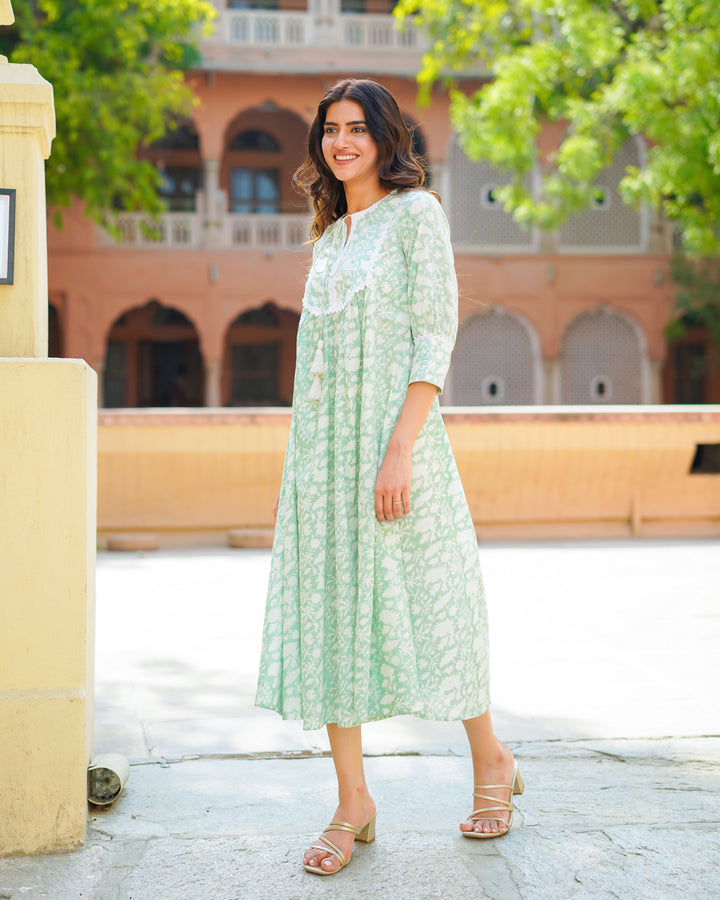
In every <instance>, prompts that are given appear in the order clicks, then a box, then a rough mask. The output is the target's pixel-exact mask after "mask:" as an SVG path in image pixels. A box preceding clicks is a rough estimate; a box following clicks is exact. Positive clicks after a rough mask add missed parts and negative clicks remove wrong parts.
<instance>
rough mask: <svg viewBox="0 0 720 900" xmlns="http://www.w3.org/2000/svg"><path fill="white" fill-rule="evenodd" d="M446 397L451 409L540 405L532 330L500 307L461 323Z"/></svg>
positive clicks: (539, 378) (539, 368)
mask: <svg viewBox="0 0 720 900" xmlns="http://www.w3.org/2000/svg"><path fill="white" fill-rule="evenodd" d="M445 393H447V394H448V399H447V401H446V402H447V403H449V404H452V405H453V406H504V405H510V406H512V405H527V406H530V405H532V404H535V403H539V402H540V399H541V397H542V361H541V358H540V341H539V339H538V336H537V333H536V332H535V329H534V328H533V327H532V325H531V324H530V323H529V322H527V320H525V319H523V318H521V317H520V316H517V315H515V314H513V313H509V312H506V311H505V310H504V309H502V308H500V307H492V308H491V309H489V310H488V311H487V312H482V313H479V314H477V315H475V316H473V317H472V318H470V319H468V320H467V321H466V322H463V323H462V324H461V325H460V328H459V330H458V337H457V343H456V346H455V351H454V353H453V361H452V365H451V367H450V373H449V377H448V390H447V391H446V392H445Z"/></svg>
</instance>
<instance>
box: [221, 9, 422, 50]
mask: <svg viewBox="0 0 720 900" xmlns="http://www.w3.org/2000/svg"><path fill="white" fill-rule="evenodd" d="M211 40H213V41H215V42H221V43H223V42H224V43H228V44H239V45H241V46H245V47H258V46H260V47H315V46H339V47H348V48H358V49H365V50H409V51H415V52H418V51H423V50H425V49H427V47H428V46H429V42H428V40H427V38H426V37H425V35H423V34H422V33H421V32H419V31H418V30H417V29H416V28H415V27H414V26H413V25H412V22H408V26H407V28H405V29H401V28H400V26H399V24H398V22H397V20H396V19H395V17H394V16H389V15H386V16H374V15H364V14H363V15H348V14H345V13H342V14H340V15H337V16H333V17H332V18H330V19H325V20H324V21H322V22H321V23H320V24H319V25H318V26H317V27H316V22H315V16H314V15H313V14H311V13H302V12H301V13H290V12H281V11H277V10H249V9H243V10H238V9H226V10H221V11H220V12H219V16H218V22H217V29H216V32H215V35H214V37H213V38H212V39H211Z"/></svg>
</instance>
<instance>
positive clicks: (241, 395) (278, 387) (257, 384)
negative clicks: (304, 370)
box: [222, 302, 300, 406]
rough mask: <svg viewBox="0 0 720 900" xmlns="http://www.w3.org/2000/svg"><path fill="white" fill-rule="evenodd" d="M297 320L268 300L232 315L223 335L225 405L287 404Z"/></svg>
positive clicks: (290, 401)
mask: <svg viewBox="0 0 720 900" xmlns="http://www.w3.org/2000/svg"><path fill="white" fill-rule="evenodd" d="M299 321H300V317H299V316H298V314H297V313H295V312H292V311H291V310H288V309H281V308H279V307H277V306H276V305H275V304H274V303H271V302H270V303H265V304H264V305H263V306H260V307H256V308H254V309H249V310H247V311H246V312H243V313H241V314H240V315H239V316H237V317H236V318H235V319H233V321H232V322H231V323H230V325H229V326H228V330H227V333H226V335H225V355H224V360H223V377H222V396H223V404H224V405H225V406H290V404H291V403H292V392H293V373H294V371H295V342H296V339H297V328H298V323H299Z"/></svg>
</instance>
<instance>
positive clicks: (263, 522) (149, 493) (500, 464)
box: [98, 407, 720, 543]
mask: <svg viewBox="0 0 720 900" xmlns="http://www.w3.org/2000/svg"><path fill="white" fill-rule="evenodd" d="M443 415H444V418H445V422H446V425H447V427H448V433H449V435H450V439H451V441H452V444H453V448H454V451H455V454H456V457H457V461H458V466H459V469H460V474H461V476H462V480H463V484H464V485H465V490H466V492H467V495H468V501H469V503H470V508H471V511H472V514H473V519H474V521H475V524H476V527H477V531H478V534H479V536H480V537H486V538H497V537H505V536H507V537H549V536H561V535H563V536H575V535H577V536H581V535H598V536H613V535H627V534H637V535H660V534H665V535H685V534H688V535H689V534H720V476H717V475H692V476H690V475H688V472H689V469H690V464H691V462H692V458H693V454H694V452H695V446H696V444H697V443H698V442H705V443H715V442H720V408H718V407H698V408H696V407H692V408H691V407H618V408H615V409H604V410H598V409H597V408H582V409H574V408H569V407H565V408H558V407H548V408H540V407H534V408H532V409H525V410H511V409H506V410H504V411H503V410H490V411H487V410H486V411H482V412H477V411H472V412H470V411H463V410H456V411H445V412H444V413H443ZM289 422H290V416H289V413H288V412H287V411H276V410H267V411H258V412H253V413H249V412H247V411H237V412H236V411H232V410H227V411H207V412H205V411H195V410H186V411H177V410H172V411H167V412H164V411H148V412H142V411H138V410H118V411H103V412H101V414H100V419H99V436H98V441H99V459H98V467H99V468H98V479H99V487H98V490H99V507H98V527H99V534H100V542H101V543H103V542H104V541H105V540H106V538H107V535H108V534H113V533H122V532H136V531H143V532H146V531H151V532H154V533H156V534H157V535H158V536H159V538H160V540H161V542H177V541H183V542H191V541H196V540H199V539H202V537H203V535H204V536H205V537H207V538H208V539H212V540H216V539H221V538H222V536H224V534H225V533H226V532H227V531H228V530H230V529H236V528H253V529H257V528H266V529H271V528H272V512H271V507H272V503H273V501H274V499H275V496H276V494H277V490H278V486H279V484H280V477H281V474H282V465H283V457H284V452H285V445H286V441H287V432H288V427H289Z"/></svg>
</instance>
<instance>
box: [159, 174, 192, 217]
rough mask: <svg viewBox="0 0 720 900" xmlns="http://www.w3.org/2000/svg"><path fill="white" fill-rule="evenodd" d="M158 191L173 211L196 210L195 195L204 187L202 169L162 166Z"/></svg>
mask: <svg viewBox="0 0 720 900" xmlns="http://www.w3.org/2000/svg"><path fill="white" fill-rule="evenodd" d="M159 171H160V179H161V181H160V187H159V188H158V193H159V194H160V196H161V197H162V198H163V200H164V201H165V202H166V203H167V206H168V209H169V210H170V211H171V212H194V211H195V195H196V194H197V192H198V191H199V190H200V189H201V187H202V169H199V168H197V167H195V166H161V167H160V168H159Z"/></svg>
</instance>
